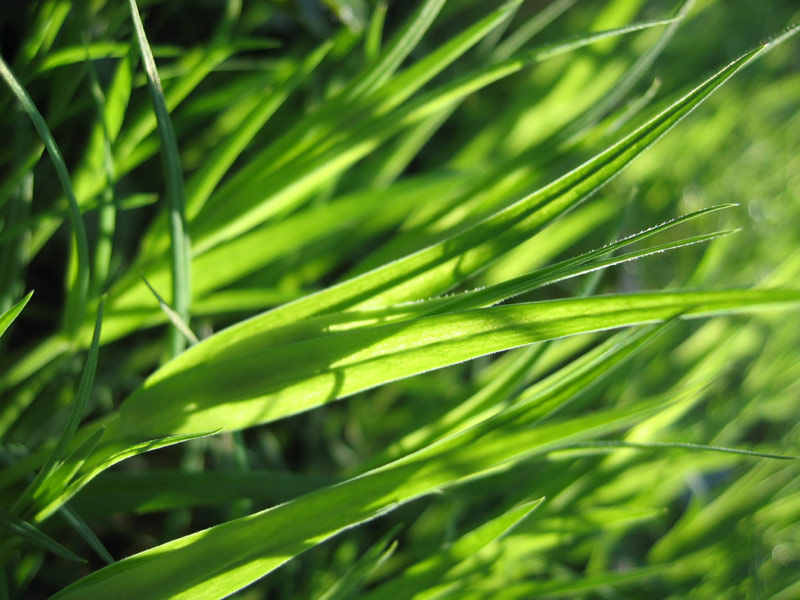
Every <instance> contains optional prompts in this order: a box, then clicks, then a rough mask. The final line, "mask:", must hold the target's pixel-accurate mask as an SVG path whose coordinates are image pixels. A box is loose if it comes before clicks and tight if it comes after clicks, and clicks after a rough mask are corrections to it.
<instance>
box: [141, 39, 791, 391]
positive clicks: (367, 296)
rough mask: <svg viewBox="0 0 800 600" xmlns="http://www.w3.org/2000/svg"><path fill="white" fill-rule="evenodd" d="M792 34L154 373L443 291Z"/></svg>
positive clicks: (570, 203) (583, 193) (564, 207)
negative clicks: (605, 145)
mask: <svg viewBox="0 0 800 600" xmlns="http://www.w3.org/2000/svg"><path fill="white" fill-rule="evenodd" d="M796 32H797V28H793V29H789V30H787V31H786V33H785V34H783V35H782V36H780V37H778V38H776V39H775V40H774V42H772V43H768V44H764V45H761V46H759V47H757V48H755V49H753V50H751V51H749V52H747V53H746V54H744V55H742V56H741V57H740V58H738V59H737V60H735V61H733V62H732V63H731V64H729V65H728V66H726V67H724V68H722V69H721V70H720V71H718V72H717V73H716V74H714V75H712V76H711V77H710V78H709V79H707V80H706V81H704V82H703V83H701V84H700V85H699V86H697V87H696V88H694V89H693V90H691V91H690V92H689V93H688V94H686V95H685V96H683V97H682V98H681V99H679V100H678V101H677V102H675V103H674V104H672V105H671V106H669V107H668V108H667V109H665V110H664V111H662V112H661V113H660V114H659V115H657V116H656V117H654V118H653V119H651V120H650V121H649V122H647V123H646V124H645V125H643V126H642V127H640V128H639V129H637V130H636V131H634V132H632V133H631V134H630V135H628V136H627V137H625V138H624V139H622V140H621V141H620V142H618V143H617V144H615V145H613V146H611V147H610V148H609V149H607V150H605V151H604V152H602V153H600V154H599V155H597V156H596V157H594V158H592V159H591V160H589V161H588V162H586V163H584V164H583V165H581V166H579V167H578V168H576V169H575V170H573V171H571V172H570V173H567V174H566V175H564V176H563V177H561V178H560V179H558V180H556V181H554V182H553V183H551V184H550V185H548V186H546V187H544V188H543V189H541V190H539V191H538V192H535V193H534V194H532V195H531V196H528V197H526V198H523V199H522V200H520V201H518V202H517V203H515V204H513V205H511V206H509V207H508V208H506V209H504V210H502V211H500V212H498V213H497V214H495V215H493V216H492V217H489V218H488V219H486V220H484V221H482V222H481V223H479V224H477V225H475V226H473V227H471V228H470V229H468V230H466V231H464V232H462V233H460V234H457V235H455V236H453V237H451V238H449V239H447V240H444V241H442V242H439V243H437V244H434V245H433V246H430V247H429V248H426V249H424V250H421V251H419V252H416V253H414V254H411V255H409V256H406V257H405V258H402V259H399V260H397V261H394V262H392V263H389V264H387V265H384V266H382V267H378V268H376V269H374V270H372V271H370V272H367V273H365V274H363V275H360V276H358V277H355V278H353V279H350V280H348V281H345V282H343V283H341V284H338V285H335V286H333V287H330V288H328V289H326V290H324V291H321V292H318V293H316V294H312V295H310V296H307V297H305V298H303V299H300V300H297V301H295V302H291V303H289V304H286V305H284V306H281V307H279V308H277V309H273V310H272V311H269V312H267V313H264V314H262V315H259V316H257V317H254V318H251V319H248V320H246V321H244V322H242V323H239V324H238V325H235V326H233V327H230V328H228V329H226V330H224V331H222V332H220V333H218V334H216V335H214V336H212V337H210V338H208V339H207V340H205V341H204V342H202V343H200V344H197V345H196V346H194V347H193V349H192V350H191V351H190V352H187V353H185V354H184V355H183V356H182V357H181V358H179V359H177V360H173V361H171V362H170V363H168V364H167V365H165V366H164V368H162V370H161V371H160V372H158V373H156V375H155V378H156V379H158V378H160V377H162V376H167V375H169V374H170V373H175V372H178V371H180V370H182V369H183V368H185V367H188V366H191V365H196V364H199V363H202V362H204V361H206V360H209V359H211V358H213V357H214V356H219V355H221V354H223V353H224V352H225V350H226V348H230V347H231V346H234V345H236V344H237V343H239V342H240V341H243V340H246V339H247V338H251V337H253V336H257V335H258V334H259V333H261V332H264V331H267V330H269V329H271V328H274V327H279V326H281V325H286V324H288V323H291V322H294V321H298V320H301V319H305V318H307V317H310V316H313V315H315V314H320V313H324V312H334V311H337V310H345V309H351V308H354V307H360V308H369V307H376V306H387V305H391V304H394V303H397V302H403V301H406V300H415V299H420V298H425V297H430V296H432V295H436V294H440V293H442V292H444V291H446V290H447V289H449V288H451V287H453V286H454V285H456V284H458V283H460V282H461V281H463V280H465V279H467V278H468V277H470V276H472V275H473V274H475V273H476V272H478V271H479V270H481V269H482V268H484V267H485V266H487V265H488V264H490V263H491V262H493V261H494V260H496V259H497V258H498V257H499V256H502V255H503V254H504V253H506V252H508V251H509V250H510V249H511V248H513V247H514V246H516V245H518V244H519V243H521V242H523V241H525V240H526V239H528V238H530V237H532V236H533V235H534V234H535V233H537V232H538V231H540V230H541V229H542V228H543V227H545V226H546V225H547V224H548V223H550V222H552V221H553V220H554V219H555V218H556V217H558V216H559V215H561V214H563V213H564V212H566V211H568V210H569V209H571V208H573V207H574V206H576V205H577V204H579V203H580V202H581V201H583V200H584V199H586V198H587V197H589V196H591V195H592V194H593V193H595V192H596V191H597V190H598V189H600V188H601V187H602V186H603V185H604V184H605V183H606V182H608V181H609V180H610V179H611V178H612V177H614V176H615V175H617V174H618V173H619V172H620V171H621V170H622V169H623V168H624V167H625V166H627V165H628V164H629V163H630V162H631V161H632V160H633V159H634V158H635V157H636V156H638V155H639V154H641V153H642V152H643V151H644V150H646V149H647V148H648V147H650V146H651V145H652V144H653V143H654V142H655V141H656V140H658V139H659V138H660V137H661V136H662V135H664V134H665V133H666V132H667V131H669V129H671V128H672V127H673V126H675V125H676V124H677V123H678V122H679V121H680V120H681V119H682V118H684V117H685V116H686V115H688V114H689V113H690V112H691V111H692V110H693V109H694V108H696V107H697V106H698V105H699V104H700V103H701V102H702V101H703V100H704V99H705V98H706V97H708V96H709V95H710V94H711V93H712V92H713V91H714V90H716V89H717V88H718V87H719V86H721V85H722V84H723V83H725V81H727V80H728V79H729V78H730V77H732V76H733V75H734V74H735V73H736V72H737V71H739V70H740V69H741V68H743V67H744V66H745V65H747V64H749V63H750V62H751V61H753V60H754V59H755V58H757V57H758V56H760V55H761V54H763V53H764V52H766V51H767V50H768V49H769V48H770V47H772V46H774V45H775V44H777V43H780V42H782V41H783V40H785V39H787V38H788V37H790V36H791V35H794V34H795V33H796Z"/></svg>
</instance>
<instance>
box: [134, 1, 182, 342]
mask: <svg viewBox="0 0 800 600" xmlns="http://www.w3.org/2000/svg"><path fill="white" fill-rule="evenodd" d="M130 10H131V18H132V19H133V26H134V29H135V31H136V40H137V42H138V44H139V52H140V53H141V56H142V62H143V64H144V68H145V73H146V74H147V86H148V88H149V89H150V95H151V97H152V100H153V108H154V109H155V113H156V120H157V123H158V134H159V137H160V138H161V150H162V157H163V159H164V179H165V181H166V187H167V198H168V214H169V232H170V239H171V254H170V256H171V260H172V302H173V304H174V305H175V312H176V313H177V314H178V316H179V317H180V319H181V321H183V322H184V323H188V322H189V310H190V306H191V287H190V286H191V280H190V260H191V259H190V256H191V250H190V245H189V244H190V242H189V235H188V232H187V225H186V199H185V197H184V190H183V170H182V168H181V161H180V154H179V153H178V143H177V140H176V139H175V132H174V131H173V128H172V120H171V119H170V116H169V111H168V110H167V104H166V100H165V99H164V91H163V89H162V88H161V80H160V79H159V77H158V71H157V69H156V63H155V59H154V58H153V52H152V50H151V49H150V44H149V43H148V41H147V37H146V35H145V32H144V27H143V25H142V20H141V18H140V17H139V9H138V8H137V6H136V0H130ZM169 344H170V352H171V353H172V355H173V356H174V355H177V354H180V352H181V351H182V350H183V348H184V338H183V335H182V333H181V331H180V330H179V329H178V328H177V327H176V328H171V329H170V338H169Z"/></svg>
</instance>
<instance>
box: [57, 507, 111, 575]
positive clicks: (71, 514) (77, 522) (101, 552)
mask: <svg viewBox="0 0 800 600" xmlns="http://www.w3.org/2000/svg"><path fill="white" fill-rule="evenodd" d="M59 512H60V513H61V515H62V516H63V517H64V520H65V521H66V522H67V523H69V525H70V527H72V528H73V529H74V530H75V531H77V532H78V535H80V536H81V537H82V538H83V540H84V541H85V542H86V543H87V544H88V545H89V547H90V548H91V549H92V550H94V551H95V552H96V553H97V555H98V556H99V557H100V558H102V559H103V560H104V561H105V563H106V564H107V565H110V564H113V563H114V557H113V556H111V553H110V552H109V551H108V550H107V549H106V547H105V546H103V542H101V541H100V538H98V537H97V535H96V534H95V532H94V531H92V528H91V527H89V524H88V523H87V522H86V521H84V520H83V519H82V518H81V517H80V515H79V514H78V513H76V512H75V511H74V510H73V509H72V508H70V507H69V506H62V507H61V510H60V511H59Z"/></svg>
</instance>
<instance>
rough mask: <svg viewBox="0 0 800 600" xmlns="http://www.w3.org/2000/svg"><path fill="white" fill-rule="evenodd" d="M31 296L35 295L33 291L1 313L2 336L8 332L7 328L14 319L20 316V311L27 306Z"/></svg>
mask: <svg viewBox="0 0 800 600" xmlns="http://www.w3.org/2000/svg"><path fill="white" fill-rule="evenodd" d="M31 296H33V292H32V291H30V292H28V294H27V295H26V296H25V297H24V298H23V299H22V300H20V301H19V302H17V303H16V304H15V305H14V306H12V307H11V308H9V309H8V310H7V311H6V312H4V313H3V314H2V315H0V336H2V335H3V334H4V333H5V332H6V330H7V329H8V328H9V327H10V326H11V324H12V323H13V322H14V319H16V318H17V317H18V316H19V313H21V312H22V309H23V308H25V305H26V304H28V300H30V299H31Z"/></svg>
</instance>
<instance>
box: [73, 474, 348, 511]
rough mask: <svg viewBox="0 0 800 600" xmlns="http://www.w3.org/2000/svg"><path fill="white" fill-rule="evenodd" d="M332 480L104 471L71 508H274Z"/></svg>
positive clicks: (260, 475) (274, 476) (146, 509)
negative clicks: (243, 504)
mask: <svg viewBox="0 0 800 600" xmlns="http://www.w3.org/2000/svg"><path fill="white" fill-rule="evenodd" d="M334 482H335V480H333V479H331V478H329V477H322V476H316V475H303V474H301V473H288V472H285V471H272V470H265V469H257V470H251V471H233V470H226V471H205V472H202V473H188V472H180V471H179V472H176V471H154V470H149V471H147V472H146V473H137V472H115V471H107V472H105V473H103V474H102V475H100V476H99V477H97V478H96V479H94V480H92V482H91V483H89V484H88V485H87V486H86V487H85V488H84V489H83V490H81V492H80V494H78V495H77V496H75V497H74V498H73V499H72V500H71V501H70V505H71V506H74V507H75V508H76V509H78V510H79V511H81V512H82V513H83V514H86V515H87V516H90V517H95V518H96V517H102V516H104V515H110V514H114V513H135V514H148V513H152V512H161V511H168V510H176V509H180V508H195V507H198V506H211V505H215V504H225V503H229V502H234V501H236V500H241V499H243V498H244V499H249V500H253V501H255V502H258V503H266V504H269V505H273V504H280V503H281V502H286V501H287V500H291V499H292V498H296V497H297V496H302V495H303V494H306V493H308V492H311V491H313V490H316V489H319V488H321V487H324V486H326V485H331V484H333V483H334Z"/></svg>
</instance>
